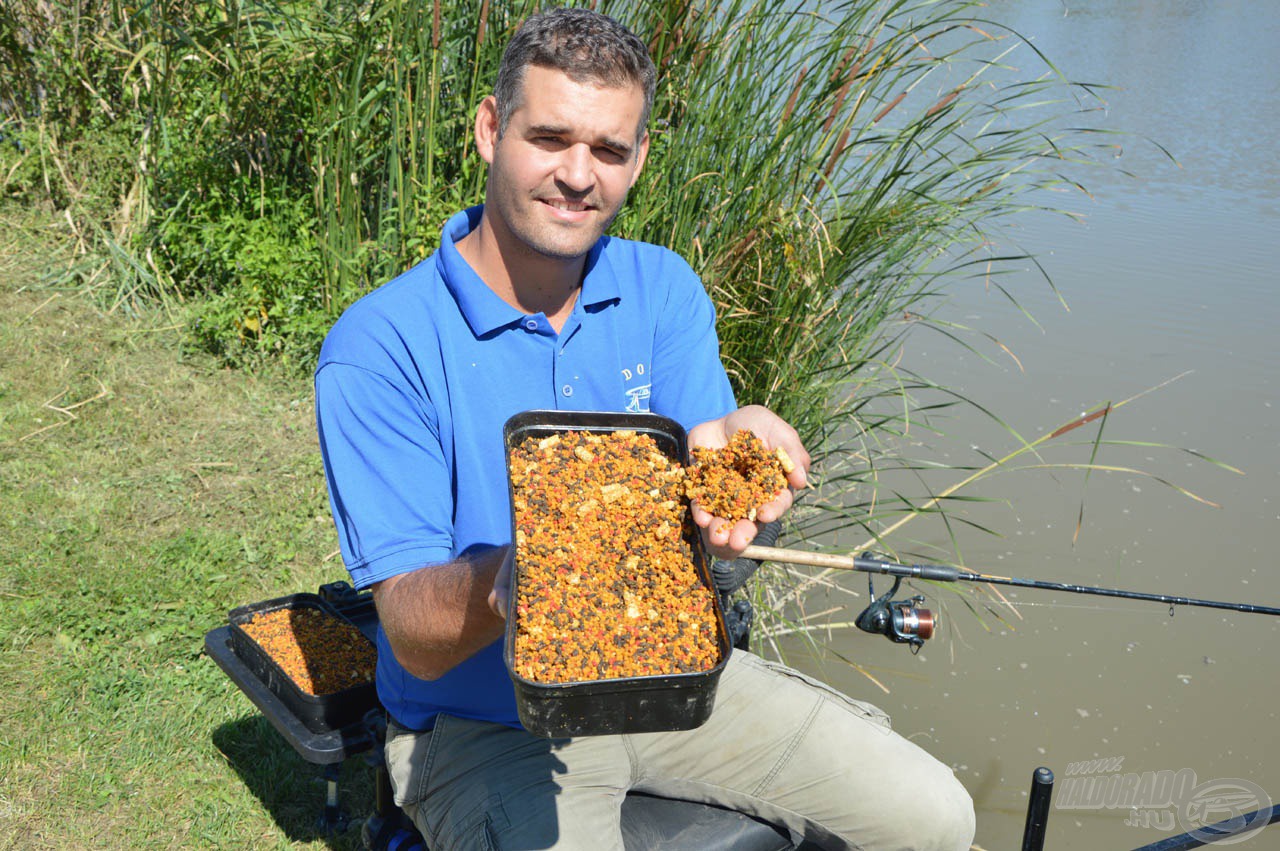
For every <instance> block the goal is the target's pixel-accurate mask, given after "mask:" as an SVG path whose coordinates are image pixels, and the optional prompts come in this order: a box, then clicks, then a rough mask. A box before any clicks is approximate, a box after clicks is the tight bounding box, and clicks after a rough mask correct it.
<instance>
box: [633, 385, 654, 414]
mask: <svg viewBox="0 0 1280 851" xmlns="http://www.w3.org/2000/svg"><path fill="white" fill-rule="evenodd" d="M652 386H653V385H652V384H642V385H641V386H639V387H632V388H631V389H630V390H628V391H627V399H628V400H629V401H628V402H627V413H629V414H647V413H649V388H650V387H652Z"/></svg>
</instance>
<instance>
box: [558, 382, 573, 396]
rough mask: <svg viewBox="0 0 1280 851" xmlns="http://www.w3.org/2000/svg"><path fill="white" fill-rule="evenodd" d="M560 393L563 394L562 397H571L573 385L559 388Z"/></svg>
mask: <svg viewBox="0 0 1280 851" xmlns="http://www.w3.org/2000/svg"><path fill="white" fill-rule="evenodd" d="M560 392H561V393H563V394H564V395H566V396H572V395H573V385H572V384H566V385H565V386H563V387H561V388H560Z"/></svg>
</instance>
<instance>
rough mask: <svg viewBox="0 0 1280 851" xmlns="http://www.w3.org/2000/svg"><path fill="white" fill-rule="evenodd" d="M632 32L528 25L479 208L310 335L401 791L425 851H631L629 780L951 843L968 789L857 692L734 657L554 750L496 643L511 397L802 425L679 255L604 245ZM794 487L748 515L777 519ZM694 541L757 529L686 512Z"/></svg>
mask: <svg viewBox="0 0 1280 851" xmlns="http://www.w3.org/2000/svg"><path fill="white" fill-rule="evenodd" d="M653 90H654V69H653V64H652V62H651V61H650V59H649V56H648V54H647V52H646V50H645V47H644V45H643V43H642V42H640V41H639V39H637V38H636V37H635V36H634V35H632V34H631V33H630V32H628V31H627V30H625V29H624V28H622V27H621V26H619V25H618V24H617V23H616V22H614V21H612V20H611V19H609V18H607V17H604V16H602V15H598V14H595V13H593V12H588V11H586V10H556V11H552V12H548V13H545V14H541V15H535V16H534V17H532V18H530V19H529V20H528V21H526V22H525V24H524V25H523V26H522V27H521V28H520V29H519V31H518V32H517V33H516V35H515V36H514V38H513V40H512V42H511V44H510V45H509V46H508V48H507V51H506V54H505V55H504V58H503V61H502V66H501V69H500V71H499V75H498V80H497V84H496V86H495V94H494V95H493V96H490V97H488V98H486V99H485V100H484V101H483V102H482V103H481V104H480V106H479V109H478V112H477V115H476V120H475V139H476V145H477V147H478V149H479V152H480V155H481V157H483V159H484V160H485V162H486V163H488V167H489V172H488V180H487V184H486V191H485V203H484V205H483V207H479V208H475V209H472V210H467V211H465V212H462V213H459V214H458V215H457V216H455V217H454V218H452V219H451V220H450V221H449V222H448V223H447V224H446V225H445V227H444V231H443V233H442V235H441V243H440V248H439V250H438V251H437V252H436V253H435V254H434V255H433V256H432V257H430V258H428V259H427V260H426V261H425V262H423V263H422V264H419V265H418V266H417V267H415V268H414V269H412V270H410V271H409V272H407V273H405V274H404V275H402V276H400V277H399V278H397V279H396V280H394V281H392V282H391V283H389V284H386V285H385V286H383V287H381V288H379V289H378V290H377V291H375V292H374V293H372V294H370V295H369V296H366V297H365V298H364V299H362V300H361V301H359V302H358V303H357V304H355V305H353V306H352V307H351V308H350V309H349V310H348V311H347V312H346V313H345V314H344V315H343V317H342V318H341V319H340V320H339V322H338V323H337V324H336V325H335V326H334V328H333V330H332V332H331V333H330V335H329V337H328V338H327V340H326V342H325V345H324V349H323V351H322V353H321V357H320V365H319V367H318V369H317V372H316V407H317V417H318V422H319V427H320V439H321V446H322V450H323V454H324V460H325V467H326V473H327V477H328V483H329V489H330V497H331V502H332V506H333V512H334V517H335V520H336V523H337V526H338V531H339V538H340V542H341V546H342V554H343V558H344V560H345V562H346V565H347V567H348V569H349V570H350V572H351V575H352V577H353V579H354V581H355V583H356V585H357V587H362V588H363V587H371V588H372V589H373V593H374V599H375V601H376V603H377V608H378V614H379V619H380V630H379V636H378V651H379V652H378V657H379V658H378V692H379V695H380V697H381V699H382V701H383V704H384V705H385V706H386V708H387V710H388V712H389V714H390V715H391V718H392V724H391V729H390V731H389V733H388V742H387V748H386V753H387V761H388V765H389V768H390V771H391V774H392V779H393V785H394V787H395V792H396V800H397V802H398V803H399V804H400V805H401V806H402V807H404V809H405V810H406V812H408V813H409V814H410V816H411V817H412V818H413V820H414V822H415V823H416V824H417V825H418V827H419V829H420V830H421V831H422V833H423V835H424V836H425V837H426V839H427V841H428V843H429V845H430V847H431V848H432V849H434V851H445V849H453V848H458V849H470V848H552V847H554V848H563V849H579V848H580V849H592V851H595V849H621V834H620V830H619V825H618V820H619V812H620V806H621V802H622V799H623V797H624V795H625V793H626V791H627V790H628V789H632V788H636V789H643V790H646V791H649V792H652V793H655V794H660V795H667V796H671V797H678V798H686V799H690V800H696V801H707V802H714V803H719V804H721V805H724V806H728V807H732V808H735V809H739V810H742V811H744V812H747V813H750V814H753V815H756V816H759V817H762V818H765V819H767V820H770V821H773V822H775V823H777V824H779V825H782V826H785V827H787V828H789V829H791V830H792V831H793V832H795V833H796V834H799V835H805V836H807V837H809V838H810V839H813V840H815V841H818V842H820V843H822V844H824V845H826V846H829V847H832V848H852V847H857V848H867V849H870V848H881V847H895V848H897V847H909V848H914V847H919V848H938V849H964V848H968V846H969V841H970V838H971V837H972V835H973V814H972V805H971V803H970V801H969V798H968V796H967V794H966V793H965V792H964V790H963V788H962V787H961V786H960V784H959V783H958V782H957V781H956V780H955V778H954V776H953V775H952V773H951V772H950V770H948V769H947V768H946V767H945V766H943V765H941V764H940V763H938V762H937V761H936V760H933V759H932V757H929V756H928V755H927V754H925V753H924V752H923V751H921V750H919V749H918V748H916V747H915V746H914V745H912V744H910V743H909V742H907V741H906V740H905V739H903V738H901V737H899V736H897V735H896V734H894V733H892V732H891V731H890V729H889V725H888V719H887V718H886V717H885V716H884V714H883V713H881V712H880V711H879V710H877V709H875V708H874V707H872V706H869V705H867V704H863V703H861V702H858V701H854V700H851V699H850V698H847V697H845V696H844V695H841V694H839V693H837V692H834V691H832V690H830V689H828V688H826V687H825V686H823V685H821V684H819V683H817V682H815V681H812V680H810V679H808V678H807V677H804V676H803V675H801V674H799V673H797V672H794V671H790V670H789V669H786V668H784V667H782V666H780V665H776V664H773V663H769V662H766V661H764V660H761V659H759V658H758V657H755V656H753V655H751V654H748V653H741V652H737V651H735V652H734V653H733V654H732V656H731V658H730V661H729V664H728V665H727V666H726V669H725V671H724V673H723V674H722V676H721V679H720V682H719V686H718V690H717V698H716V706H715V709H714V711H713V713H712V717H711V719H710V720H709V721H708V722H707V723H706V724H704V725H703V726H702V727H699V728H698V729H696V730H692V731H684V732H679V733H650V734H644V735H634V736H594V737H582V738H576V739H558V740H547V739H541V738H538V737H535V736H533V735H531V734H529V733H527V732H526V731H524V730H523V729H522V728H521V727H520V723H519V720H518V718H517V716H516V709H515V700H514V693H513V689H512V685H511V682H510V679H509V677H508V676H507V674H506V670H505V667H504V665H503V662H502V656H501V640H500V639H501V637H502V635H503V632H504V624H505V621H504V615H505V612H506V587H507V576H508V572H509V571H510V569H511V559H512V548H511V547H510V545H509V544H510V537H511V518H510V509H509V500H508V495H507V488H506V478H505V467H504V455H503V446H502V424H503V423H504V422H505V421H506V419H507V418H508V417H509V416H511V415H512V414H514V413H517V412H519V411H522V410H532V409H548V408H558V409H562V410H624V409H627V408H631V409H633V410H634V409H637V408H639V409H647V410H652V411H653V412H655V413H660V414H664V415H667V416H670V417H672V418H673V419H675V420H677V421H679V422H680V423H682V424H683V425H684V426H685V427H686V428H687V429H688V430H689V439H690V443H691V444H692V445H702V446H722V445H724V444H725V443H727V441H728V439H729V437H730V436H731V435H732V434H733V433H734V432H735V431H737V430H738V429H740V428H747V429H750V430H752V431H754V432H755V433H756V434H758V435H759V436H760V437H761V438H762V439H763V440H764V441H765V443H766V444H767V445H769V446H770V447H781V448H783V449H785V450H786V452H787V454H788V455H790V456H791V458H792V459H793V460H795V461H796V462H797V463H796V469H795V470H794V471H793V472H792V473H791V474H790V476H789V480H788V481H789V484H790V486H791V487H792V488H801V487H803V486H804V485H805V470H806V468H807V466H808V460H809V457H808V454H807V453H806V452H805V450H804V447H803V446H802V445H801V444H800V441H799V439H798V438H797V436H796V433H795V431H794V429H792V428H791V427H790V426H788V425H787V424H786V423H785V422H783V421H782V420H781V419H779V418H778V417H777V416H776V415H774V414H773V413H772V412H770V411H768V410H766V409H764V408H761V407H758V406H757V407H747V408H741V409H739V408H736V406H735V403H734V400H733V396H732V393H731V391H730V388H729V383H728V380H727V377H726V375H725V372H724V369H723V367H722V366H721V364H720V362H719V353H718V342H717V339H716V334H715V327H714V319H715V318H714V311H713V309H712V306H711V304H710V301H709V299H708V298H707V296H706V293H705V291H704V290H703V288H702V286H701V284H700V282H699V281H698V279H697V277H696V276H695V275H694V274H693V272H692V270H691V269H690V268H689V267H688V265H687V264H685V263H684V262H683V261H682V260H681V259H680V258H679V257H677V256H675V255H674V254H672V253H671V252H669V251H666V250H665V249H662V248H659V247H657V246H652V245H645V244H641V243H634V242H628V241H625V240H618V239H614V238H612V237H609V236H607V235H606V231H607V230H608V227H609V224H610V223H611V222H612V220H613V218H614V216H615V215H616V214H617V212H618V210H619V209H620V208H621V206H622V204H623V202H624V201H625V199H626V195H627V192H628V190H629V189H630V188H631V186H632V185H634V183H635V181H636V178H637V177H638V176H639V174H640V171H641V169H642V168H643V167H644V162H645V156H646V154H647V152H648V145H649V138H648V134H647V132H646V130H645V126H646V122H647V118H648V113H649V109H650V105H651V103H652V98H653ZM790 504H791V492H790V490H789V489H788V490H786V491H785V492H784V493H782V494H781V495H780V496H779V497H778V498H777V499H776V500H774V502H772V503H770V504H769V505H768V506H765V507H764V508H762V509H761V510H760V512H759V515H758V520H759V522H761V523H763V522H768V521H770V520H772V519H775V518H777V517H778V516H780V515H781V514H782V513H783V512H785V511H786V510H787V509H788V508H789V507H790ZM695 520H696V522H697V523H698V524H699V525H700V526H702V527H703V534H704V537H705V539H706V541H707V544H708V547H709V549H710V550H711V551H712V552H713V553H715V554H717V555H720V556H724V557H730V556H733V555H735V554H737V553H740V552H741V551H742V549H743V548H744V547H745V546H746V545H747V544H748V543H749V542H750V541H751V539H752V538H753V537H754V536H755V534H756V531H757V526H756V524H755V523H751V522H748V521H745V520H743V521H739V522H738V523H737V524H736V525H733V526H732V527H730V526H729V525H728V524H727V523H725V522H724V521H723V520H722V519H720V518H714V517H711V516H709V515H708V514H707V513H706V512H705V511H701V510H700V509H697V508H696V507H695Z"/></svg>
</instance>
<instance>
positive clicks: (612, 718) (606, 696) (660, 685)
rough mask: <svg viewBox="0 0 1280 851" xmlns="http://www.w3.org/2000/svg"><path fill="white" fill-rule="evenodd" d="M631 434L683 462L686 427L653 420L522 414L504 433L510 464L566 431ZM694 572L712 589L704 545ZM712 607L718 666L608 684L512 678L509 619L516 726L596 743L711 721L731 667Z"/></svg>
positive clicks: (515, 583) (511, 637) (509, 652)
mask: <svg viewBox="0 0 1280 851" xmlns="http://www.w3.org/2000/svg"><path fill="white" fill-rule="evenodd" d="M624 430H626V431H634V432H638V433H641V434H647V435H649V436H651V437H652V438H653V439H654V441H655V442H656V443H657V445H658V447H659V448H660V449H661V450H662V452H664V453H665V454H666V455H667V456H668V457H670V458H673V459H675V460H677V461H679V462H680V463H682V464H683V463H685V462H686V459H687V457H688V439H687V435H686V434H685V430H684V428H683V427H682V426H681V425H680V424H679V423H677V422H676V421H674V420H672V419H668V418H667V417H662V416H658V415H656V414H620V413H606V412H595V411H587V412H573V411H525V412H523V413H520V414H516V415H515V416H513V417H512V418H511V419H509V420H508V421H507V423H506V425H505V426H504V428H503V439H504V445H505V447H506V451H507V457H508V458H510V452H511V449H512V448H513V447H515V446H518V445H519V444H520V443H521V442H523V441H524V440H525V439H526V438H528V437H538V438H543V437H549V436H551V435H554V434H558V433H562V432H568V431H588V432H597V433H611V432H615V431H624ZM510 479H511V477H510V471H509V467H508V476H507V484H508V491H509V493H510V496H511V498H512V540H514V539H515V528H514V526H515V502H514V496H515V495H514V490H513V488H512V485H511V481H510ZM693 554H694V555H693V558H694V562H695V567H696V568H697V570H698V573H699V575H700V576H701V577H702V581H703V583H704V584H705V585H706V587H707V588H709V589H714V587H715V586H714V585H713V584H712V581H711V576H710V573H709V571H708V568H707V560H706V555H705V553H704V552H703V549H702V545H701V541H700V539H699V541H697V542H695V543H694V546H693ZM520 577H521V565H520V564H519V562H518V561H517V563H516V565H515V570H514V575H513V577H512V589H511V598H512V599H513V600H514V599H515V589H516V588H518V587H519V583H520ZM711 597H712V599H713V601H714V607H715V620H716V633H717V638H716V642H717V645H718V649H719V656H718V661H717V662H716V664H715V666H713V667H712V668H711V669H710V670H708V671H701V672H695V673H678V674H668V675H660V676H646V677H630V678H612V679H600V680H590V681H577V682H568V683H540V682H534V681H531V680H527V679H525V678H524V677H522V676H520V675H519V674H517V673H516V667H515V636H516V622H515V621H516V619H515V617H510V618H508V619H507V629H506V636H505V644H504V648H503V659H504V661H505V662H506V666H507V672H508V673H509V674H510V675H511V681H512V682H513V683H514V685H515V693H516V707H517V710H518V712H519V715H520V722H521V724H523V725H524V727H525V729H526V730H528V731H529V732H531V733H533V734H535V735H538V736H543V737H547V738H556V737H563V736H598V735H609V734H618V733H653V732H666V731H674V730H691V729H693V728H695V727H698V726H701V725H702V724H703V723H705V722H706V720H707V719H708V718H709V717H710V715H711V709H712V707H713V705H714V703H715V694H716V685H717V684H718V682H719V680H720V674H721V673H722V672H723V671H724V667H725V665H726V664H727V663H728V661H729V653H730V651H731V646H730V642H729V638H728V630H727V629H726V627H725V622H724V611H723V609H722V608H721V606H720V599H719V595H717V594H716V593H715V592H714V591H712V593H711Z"/></svg>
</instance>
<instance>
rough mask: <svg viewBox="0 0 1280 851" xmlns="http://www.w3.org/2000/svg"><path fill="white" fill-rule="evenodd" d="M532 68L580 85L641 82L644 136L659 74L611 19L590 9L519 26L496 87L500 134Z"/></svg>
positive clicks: (640, 132)
mask: <svg viewBox="0 0 1280 851" xmlns="http://www.w3.org/2000/svg"><path fill="white" fill-rule="evenodd" d="M530 65H537V66H540V67H543V68H553V69H555V70H557V71H563V72H564V73H565V74H568V75H569V77H570V79H572V80H574V81H575V82H580V83H581V82H586V81H592V82H596V83H600V84H602V85H605V86H626V85H629V84H638V85H639V86H640V87H641V88H642V89H643V90H644V110H643V111H642V112H641V115H640V126H639V127H638V128H637V129H636V139H637V141H638V140H639V139H640V138H641V137H642V136H644V129H645V127H646V126H647V125H648V123H649V111H650V110H651V109H652V108H653V92H654V88H655V86H656V80H657V76H658V73H657V70H656V69H655V68H654V67H653V60H652V59H651V58H649V49H648V48H647V47H645V44H644V42H643V41H641V40H640V39H639V38H638V37H637V36H636V35H635V33H633V32H631V30H629V29H627V28H626V27H624V26H623V25H622V24H620V23H618V22H617V21H615V20H614V19H613V18H610V17H609V16H607V15H602V14H600V13H599V12H593V11H591V10H589V9H552V10H550V11H547V12H541V13H539V14H537V15H533V16H531V17H529V18H528V19H527V20H526V21H525V22H524V23H523V24H521V25H520V27H519V29H517V30H516V33H515V35H514V36H512V37H511V43H510V44H508V45H507V49H506V50H505V51H504V52H503V54H502V64H501V65H499V66H498V81H497V83H495V84H494V89H493V94H494V97H495V98H496V99H497V101H498V134H499V135H501V134H503V133H505V132H506V129H507V122H509V121H510V120H511V114H512V113H513V112H515V111H516V109H518V108H519V106H520V102H521V101H520V98H521V93H522V86H523V85H524V76H525V69H526V68H527V67H529V66H530Z"/></svg>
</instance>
